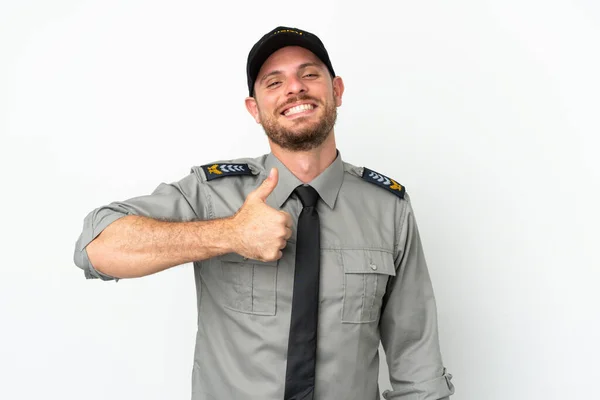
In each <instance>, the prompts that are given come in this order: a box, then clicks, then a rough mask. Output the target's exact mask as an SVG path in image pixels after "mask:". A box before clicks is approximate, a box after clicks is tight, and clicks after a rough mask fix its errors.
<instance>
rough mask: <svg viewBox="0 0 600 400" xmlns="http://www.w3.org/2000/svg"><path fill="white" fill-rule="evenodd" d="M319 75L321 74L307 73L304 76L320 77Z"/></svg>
mask: <svg viewBox="0 0 600 400" xmlns="http://www.w3.org/2000/svg"><path fill="white" fill-rule="evenodd" d="M318 76H319V75H318V74H305V75H304V76H303V78H316V77H318Z"/></svg>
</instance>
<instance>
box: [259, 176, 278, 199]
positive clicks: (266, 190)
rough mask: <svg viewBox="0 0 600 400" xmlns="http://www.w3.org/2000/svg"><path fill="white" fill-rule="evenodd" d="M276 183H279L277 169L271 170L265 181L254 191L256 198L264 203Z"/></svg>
mask: <svg viewBox="0 0 600 400" xmlns="http://www.w3.org/2000/svg"><path fill="white" fill-rule="evenodd" d="M277 182H279V171H277V168H271V171H270V172H269V176H268V177H267V179H265V180H264V181H263V183H262V184H261V185H260V186H259V187H258V189H256V190H255V193H256V196H257V197H258V198H259V199H261V200H262V201H266V200H267V197H269V195H270V194H271V193H272V192H273V190H274V189H275V186H277Z"/></svg>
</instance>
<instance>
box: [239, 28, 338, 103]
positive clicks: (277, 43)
mask: <svg viewBox="0 0 600 400" xmlns="http://www.w3.org/2000/svg"><path fill="white" fill-rule="evenodd" d="M286 46H300V47H304V48H305V49H307V50H310V51H311V52H312V53H313V54H314V55H316V56H317V57H319V59H320V60H321V61H323V64H325V66H327V69H328V70H329V72H330V73H331V76H332V77H335V72H333V67H332V66H331V61H329V54H327V50H325V46H324V45H323V42H321V39H319V38H318V37H317V36H316V35H314V34H312V33H310V32H307V31H303V30H302V29H297V28H288V27H285V26H279V27H277V28H275V29H273V30H272V31H271V32H269V33H267V34H266V35H264V36H263V37H262V38H261V39H260V40H259V41H258V42H256V44H255V45H254V46H253V47H252V50H250V53H249V54H248V63H247V64H246V74H247V75H248V92H249V96H252V95H253V94H254V82H255V81H256V77H257V76H258V72H259V71H260V67H262V65H263V64H264V63H265V61H267V58H269V57H270V56H271V54H273V53H275V52H276V51H277V50H279V49H281V48H282V47H286Z"/></svg>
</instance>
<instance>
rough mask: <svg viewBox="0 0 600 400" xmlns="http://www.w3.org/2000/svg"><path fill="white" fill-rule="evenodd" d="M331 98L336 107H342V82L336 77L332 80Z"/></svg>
mask: <svg viewBox="0 0 600 400" xmlns="http://www.w3.org/2000/svg"><path fill="white" fill-rule="evenodd" d="M332 84H333V98H334V99H335V105H336V107H339V106H341V105H342V95H343V94H344V81H343V80H342V78H341V77H339V76H336V77H335V78H333V82H332Z"/></svg>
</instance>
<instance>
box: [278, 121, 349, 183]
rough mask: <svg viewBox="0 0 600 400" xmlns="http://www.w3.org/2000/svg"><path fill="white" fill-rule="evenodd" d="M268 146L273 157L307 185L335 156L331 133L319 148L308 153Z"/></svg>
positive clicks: (335, 150) (333, 140)
mask: <svg viewBox="0 0 600 400" xmlns="http://www.w3.org/2000/svg"><path fill="white" fill-rule="evenodd" d="M270 146H271V152H272V153H273V155H274V156H275V157H277V159H279V161H281V163H282V164H283V165H285V166H286V168H287V169H289V170H290V172H291V173H292V174H294V175H295V176H296V178H298V179H299V180H301V181H302V182H303V183H308V182H310V181H312V180H313V179H315V178H316V177H317V176H319V175H320V174H321V172H323V171H325V170H326V169H327V167H329V166H330V165H331V163H332V162H334V161H335V158H336V156H337V149H336V146H335V136H334V134H333V131H332V132H331V133H330V134H329V136H328V137H327V139H325V141H324V142H323V144H322V145H321V146H319V147H317V148H315V149H312V150H308V151H291V150H286V149H283V148H281V147H279V146H278V145H276V144H275V143H273V142H270Z"/></svg>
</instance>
